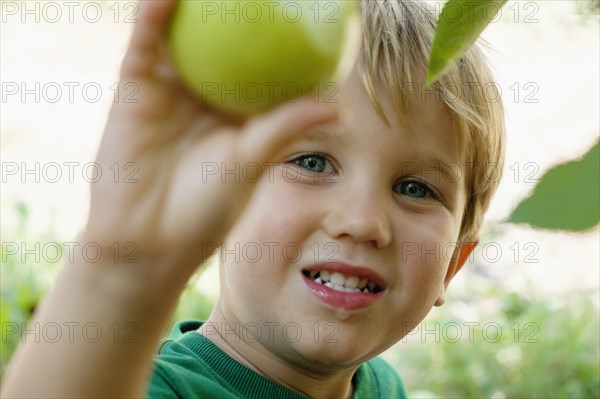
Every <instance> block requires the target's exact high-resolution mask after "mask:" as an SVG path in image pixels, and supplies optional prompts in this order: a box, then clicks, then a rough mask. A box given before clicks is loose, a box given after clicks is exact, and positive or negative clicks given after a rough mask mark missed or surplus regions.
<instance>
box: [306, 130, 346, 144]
mask: <svg viewBox="0 0 600 399" xmlns="http://www.w3.org/2000/svg"><path fill="white" fill-rule="evenodd" d="M342 136H343V134H342V132H340V131H339V130H338V129H333V128H332V129H323V128H319V129H315V130H310V131H308V132H306V133H304V134H302V135H301V136H299V137H298V140H299V141H313V142H314V141H316V142H333V143H336V144H337V143H339V142H340V138H341V137H342Z"/></svg>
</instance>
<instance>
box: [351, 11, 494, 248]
mask: <svg viewBox="0 0 600 399" xmlns="http://www.w3.org/2000/svg"><path fill="white" fill-rule="evenodd" d="M360 6H361V11H362V25H363V46H362V50H361V57H360V61H359V71H360V73H361V77H362V79H363V82H364V84H365V88H366V89H367V92H368V93H369V96H370V98H371V100H372V102H373V104H374V105H375V108H376V109H377V112H378V113H379V114H380V115H381V116H382V117H383V118H384V120H385V121H386V122H387V118H386V117H385V115H384V113H383V110H382V108H381V105H380V103H379V102H378V101H377V96H376V93H375V91H376V90H375V87H377V85H378V84H379V85H381V84H383V85H384V87H389V90H390V92H389V94H390V96H391V99H392V101H393V104H394V106H395V107H396V108H397V110H398V116H399V117H400V118H402V116H406V115H407V112H409V110H410V108H411V104H414V103H415V102H416V101H419V98H420V97H419V96H415V95H407V93H406V91H407V88H408V87H414V83H415V82H418V83H419V85H420V87H421V90H425V88H424V83H423V82H424V77H425V71H426V70H427V64H428V60H429V52H430V49H431V44H432V42H433V37H434V33H435V21H436V20H437V13H436V12H435V11H434V10H432V9H430V6H427V5H426V4H425V3H423V2H421V1H418V0H383V1H381V0H361V1H360ZM428 8H429V9H428ZM411 85H412V86H411ZM490 88H492V92H494V90H496V89H497V85H496V84H495V83H494V81H493V75H492V73H491V71H490V69H489V67H488V65H487V60H486V58H485V56H484V55H483V53H482V51H481V49H480V47H479V45H477V44H476V45H475V46H473V47H472V48H471V49H470V50H469V51H468V53H467V54H466V55H465V56H464V57H462V58H461V60H460V61H459V62H458V63H457V64H456V65H455V66H454V67H453V68H452V69H451V70H449V71H448V72H447V73H445V74H444V75H443V76H442V77H441V78H440V79H439V80H438V82H436V83H435V85H434V86H433V87H432V88H430V89H427V93H430V94H431V92H436V93H437V94H439V98H440V99H441V101H443V102H444V103H445V105H446V106H447V109H448V110H449V113H450V115H451V118H452V120H453V122H454V128H455V130H456V132H457V134H458V140H459V143H460V146H461V152H462V154H461V156H462V158H463V162H464V163H465V164H466V165H471V166H470V167H469V168H468V169H469V170H468V171H467V173H466V174H465V176H466V184H467V195H468V198H467V204H466V207H465V211H464V215H463V219H462V224H461V229H460V233H459V237H458V240H459V242H461V243H464V242H470V241H478V239H479V229H480V227H481V224H482V222H483V217H484V214H485V212H486V210H487V209H488V207H489V205H490V202H491V199H492V196H493V194H494V192H495V191H496V188H497V187H498V183H499V180H500V174H501V173H500V171H502V167H503V163H504V141H505V137H504V136H505V128H504V108H503V105H502V102H501V100H500V98H499V95H497V90H496V95H495V96H494V97H493V98H490V93H489V89H490ZM490 172H496V174H495V175H490Z"/></svg>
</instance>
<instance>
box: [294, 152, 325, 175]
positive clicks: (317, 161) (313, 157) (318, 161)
mask: <svg viewBox="0 0 600 399" xmlns="http://www.w3.org/2000/svg"><path fill="white" fill-rule="evenodd" d="M292 162H293V163H295V164H296V165H298V166H300V167H301V168H303V169H306V170H309V171H311V172H315V173H324V172H331V171H332V170H333V167H332V165H331V162H329V160H328V159H327V156H325V155H322V154H305V155H301V156H299V157H298V158H296V159H294V160H293V161H292Z"/></svg>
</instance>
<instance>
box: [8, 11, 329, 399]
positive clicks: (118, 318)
mask: <svg viewBox="0 0 600 399" xmlns="http://www.w3.org/2000/svg"><path fill="white" fill-rule="evenodd" d="M175 3H176V2H175V1H174V0H164V1H156V0H152V1H150V0H149V1H142V2H141V4H140V6H141V7H140V18H139V23H138V25H137V26H136V29H135V31H134V34H133V36H132V40H131V43H130V47H129V49H128V51H127V54H126V56H125V59H124V60H123V64H122V68H121V78H120V80H121V87H123V86H124V84H125V83H134V84H136V85H137V86H138V89H139V91H138V93H139V94H138V99H139V101H138V102H137V103H118V104H114V106H113V108H112V109H111V112H110V115H109V118H108V122H107V125H106V129H105V132H104V136H103V139H102V143H101V145H100V149H99V151H98V156H97V160H96V162H98V163H99V164H100V165H101V166H102V168H108V167H109V166H110V165H113V164H114V163H115V162H118V163H119V164H120V165H124V164H126V163H128V162H134V163H135V164H136V165H137V167H138V171H139V172H138V174H137V175H136V178H137V179H138V182H137V183H128V184H126V183H112V182H108V181H100V182H98V183H94V184H92V187H91V205H90V213H89V216H88V222H87V225H86V228H85V230H84V232H83V233H82V235H81V237H80V242H81V244H85V243H87V242H94V243H97V244H99V245H100V246H101V248H103V251H102V253H103V257H102V259H101V260H100V261H98V262H95V263H91V262H88V261H87V260H86V259H84V258H82V257H80V258H77V259H75V260H74V262H72V263H69V264H67V265H65V266H64V267H63V269H62V271H61V273H60V275H59V277H58V279H57V281H56V283H55V285H54V287H53V289H52V291H51V293H50V294H49V295H48V297H47V298H46V299H45V300H44V302H43V304H42V305H41V306H40V307H39V309H38V311H37V312H36V315H35V317H34V319H33V321H32V322H31V323H32V324H30V326H34V325H35V323H38V326H40V327H43V326H45V325H48V323H57V324H58V325H59V326H65V327H64V329H65V331H66V330H68V329H69V328H73V329H76V330H75V331H78V333H77V334H73V335H71V334H62V337H61V338H60V339H59V340H58V341H57V342H50V341H48V340H38V342H36V340H35V337H28V338H31V339H28V340H27V342H26V343H24V344H22V345H21V346H20V347H19V348H18V350H17V352H16V354H15V356H14V357H13V360H12V363H11V365H10V366H9V369H8V370H7V374H6V376H5V379H4V384H3V385H4V386H3V392H2V396H3V397H11V398H12V397H28V398H32V397H45V398H47V397H57V398H58V397H60V398H67V397H73V398H75V397H77V398H81V397H142V396H143V395H144V392H145V388H146V383H147V381H148V378H149V377H150V372H151V368H152V357H153V355H154V354H155V352H156V349H157V344H158V341H159V338H160V335H161V333H162V331H163V329H164V328H165V325H166V323H167V322H168V321H169V319H170V317H171V314H172V312H173V310H174V308H175V306H176V304H177V300H178V298H179V295H180V294H181V292H182V290H183V288H184V286H185V283H186V282H187V280H188V279H189V277H190V276H191V275H192V273H193V272H194V270H195V269H196V268H197V267H198V265H200V264H201V263H202V261H204V260H205V259H206V258H207V257H208V255H210V254H209V253H207V251H206V249H207V248H213V247H214V245H213V244H215V243H219V242H220V241H221V240H223V238H224V236H225V234H226V233H227V231H228V230H229V228H230V227H231V225H232V224H233V223H234V222H235V220H236V219H237V217H238V214H239V212H240V211H241V209H242V208H243V206H244V204H245V202H246V200H247V198H248V197H249V195H250V193H251V191H252V186H253V185H252V182H245V181H235V178H234V177H233V176H230V177H229V178H228V179H223V175H221V174H219V173H217V174H215V175H210V176H205V175H203V174H202V171H203V170H205V169H203V168H204V167H205V166H206V165H207V163H211V165H217V166H218V167H224V166H225V167H228V168H229V169H230V170H231V169H233V167H234V163H236V162H239V163H241V164H242V165H243V164H244V163H249V162H253V163H255V164H258V165H264V164H265V163H267V162H270V161H272V157H273V156H274V154H275V153H276V152H277V151H278V150H279V149H280V148H281V146H282V145H283V144H284V143H285V142H286V141H287V140H289V139H290V137H292V136H293V135H294V134H297V133H299V132H301V131H305V130H307V129H309V128H311V127H314V126H315V125H318V124H325V123H331V122H333V121H334V120H335V119H336V118H337V110H335V109H332V108H331V107H326V106H324V105H322V104H314V103H310V102H308V101H303V102H299V103H296V104H290V105H284V106H282V107H280V108H278V109H276V110H274V111H272V112H270V113H267V114H265V115H262V116H260V117H257V118H255V119H252V120H250V121H247V122H246V123H243V124H242V123H236V122H233V121H230V120H227V119H225V118H223V117H221V116H218V115H216V114H214V113H212V112H210V111H208V110H207V109H205V107H204V106H203V105H202V104H200V103H198V102H197V101H196V100H194V99H193V98H191V97H190V96H189V94H188V93H187V92H186V91H185V90H184V89H183V88H182V87H181V84H180V82H179V81H178V80H177V79H176V77H174V76H173V75H172V74H170V73H165V71H167V72H168V71H169V64H168V63H167V61H166V60H165V59H164V57H163V55H162V52H161V51H160V48H161V46H160V43H161V41H162V40H163V38H164V36H165V30H166V28H167V24H168V20H169V16H170V14H171V12H172V9H173V7H174V5H175ZM115 242H116V243H118V245H120V246H121V247H123V246H124V245H126V244H128V243H133V245H135V247H136V248H137V249H138V252H137V253H136V254H135V256H134V257H133V259H125V258H124V257H121V258H119V259H114V251H112V250H110V249H109V248H110V247H111V246H112V245H113V244H114V243H115ZM200 243H202V244H208V245H202V244H200ZM124 254H125V251H123V255H124ZM131 260H134V261H136V262H135V263H131V262H130V261H131ZM94 323H95V324H94ZM85 325H89V326H92V327H93V328H91V329H88V330H87V336H86V335H84V334H82V333H81V329H82V327H83V326H85ZM69 326H72V327H69ZM97 331H100V332H101V336H100V337H98V336H97V334H96V332H97ZM92 334H93V335H94V336H91V335H92ZM53 341H54V340H53Z"/></svg>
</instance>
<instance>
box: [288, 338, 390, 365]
mask: <svg viewBox="0 0 600 399" xmlns="http://www.w3.org/2000/svg"><path fill="white" fill-rule="evenodd" d="M313 338H314V337H311V338H310V339H306V340H300V341H298V342H296V343H294V344H293V350H294V352H295V354H296V355H295V357H296V362H295V363H297V359H298V358H300V359H302V361H301V363H302V365H301V366H302V367H303V368H307V369H310V370H312V371H315V372H324V371H333V370H339V369H348V368H352V367H357V366H359V365H360V364H362V363H364V362H365V361H367V360H369V359H371V358H373V357H375V356H376V355H377V353H378V352H377V351H374V350H373V349H372V348H365V347H364V346H363V345H362V344H364V340H362V341H354V342H351V341H348V340H343V339H342V338H341V337H340V338H336V337H333V338H331V337H330V339H329V340H326V339H321V340H320V341H317V342H315V340H314V339H313ZM307 366H308V367H307Z"/></svg>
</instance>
